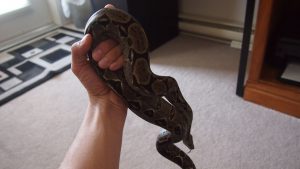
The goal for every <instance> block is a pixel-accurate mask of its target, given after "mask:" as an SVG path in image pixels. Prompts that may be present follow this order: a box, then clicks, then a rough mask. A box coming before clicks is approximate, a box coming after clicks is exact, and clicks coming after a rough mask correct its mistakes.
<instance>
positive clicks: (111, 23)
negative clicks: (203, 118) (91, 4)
mask: <svg viewBox="0 0 300 169" xmlns="http://www.w3.org/2000/svg"><path fill="white" fill-rule="evenodd" d="M88 33H89V34H91V35H92V37H93V44H92V47H91V49H90V51H89V53H88V59H89V61H90V63H91V65H92V67H93V68H94V69H95V71H96V73H97V75H98V76H99V77H100V78H101V79H102V80H104V81H105V82H106V83H107V85H108V86H110V87H111V89H113V90H114V91H115V92H116V93H117V94H118V95H119V96H120V97H121V98H123V100H124V102H125V103H126V104H127V106H128V108H129V109H130V110H131V111H132V112H134V113H135V114H136V115H138V116H139V117H141V118H142V119H144V120H146V121H148V122H150V123H152V124H155V125H158V126H160V127H162V128H164V129H165V130H163V131H162V132H161V133H160V134H159V135H158V138H157V142H156V148H157V150H158V152H159V153H160V154H161V155H163V156H164V157H165V158H167V159H169V160H171V161H173V162H175V163H176V164H178V165H179V166H180V167H181V168H183V169H195V168H196V167H195V165H194V163H193V161H192V160H191V159H190V158H189V156H188V155H187V154H186V153H185V152H183V151H182V150H180V149H179V148H178V147H177V146H175V145H174V143H177V142H179V141H183V143H184V144H185V145H186V146H187V147H188V148H189V149H194V144H193V138H192V135H191V134H190V130H191V124H192V119H193V112H192V110H191V108H190V106H189V105H188V103H187V102H186V101H185V99H184V98H183V96H182V94H181V92H180V89H179V87H178V84H177V82H176V80H175V79H174V78H172V77H168V76H158V75H155V74H154V73H152V71H151V69H150V62H149V56H148V40H147V36H146V34H145V32H144V29H143V28H142V26H141V25H140V24H139V23H138V22H137V21H136V20H135V19H134V18H133V17H132V16H130V15H129V14H127V13H126V12H124V11H122V10H120V9H115V8H103V9H100V10H99V11H97V12H96V13H94V14H93V15H92V16H91V17H90V19H89V20H88V22H87V24H86V28H85V34H88ZM107 39H114V40H115V41H117V42H118V43H120V44H121V46H122V51H123V55H124V57H125V58H124V63H123V67H122V68H121V69H119V70H117V71H110V70H109V69H101V68H99V67H98V65H97V63H96V62H95V61H94V60H93V58H92V54H91V53H92V50H93V49H95V47H96V46H97V45H98V44H99V43H100V42H102V41H104V40H107ZM163 97H165V98H166V99H167V100H166V99H164V98H163Z"/></svg>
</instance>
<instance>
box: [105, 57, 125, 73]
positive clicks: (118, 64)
mask: <svg viewBox="0 0 300 169" xmlns="http://www.w3.org/2000/svg"><path fill="white" fill-rule="evenodd" d="M123 62H124V56H123V55H121V56H120V57H119V58H118V59H117V60H116V61H115V62H113V63H112V64H111V65H110V66H109V69H110V70H111V71H115V70H118V69H120V68H121V67H122V66H123Z"/></svg>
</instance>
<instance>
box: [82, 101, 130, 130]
mask: <svg viewBox="0 0 300 169" xmlns="http://www.w3.org/2000/svg"><path fill="white" fill-rule="evenodd" d="M126 115H127V107H126V106H119V105H115V104H114V103H112V102H111V101H110V100H108V99H106V97H104V98H97V99H95V98H93V99H90V102H89V105H88V108H87V112H86V115H85V119H86V120H87V121H88V122H89V123H95V125H97V126H99V125H102V126H101V127H102V128H105V129H109V130H118V131H119V130H123V128H124V124H125V120H126Z"/></svg>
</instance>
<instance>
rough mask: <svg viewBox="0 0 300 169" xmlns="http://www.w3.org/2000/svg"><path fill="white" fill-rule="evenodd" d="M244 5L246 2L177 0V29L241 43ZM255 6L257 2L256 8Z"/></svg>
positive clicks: (232, 0) (237, 0) (239, 0)
mask: <svg viewBox="0 0 300 169" xmlns="http://www.w3.org/2000/svg"><path fill="white" fill-rule="evenodd" d="M246 3H247V0H179V18H180V23H179V27H180V29H181V30H182V31H185V32H189V33H194V34H202V35H207V36H212V37H216V38H221V39H225V40H230V41H241V39H242V32H243V23H244V17H245V11H246ZM257 4H258V1H257V3H256V8H257V6H258V5H257ZM254 24H255V19H254Z"/></svg>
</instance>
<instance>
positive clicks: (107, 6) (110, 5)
mask: <svg viewBox="0 0 300 169" xmlns="http://www.w3.org/2000/svg"><path fill="white" fill-rule="evenodd" d="M104 8H115V6H113V5H112V4H107V5H105V7H104Z"/></svg>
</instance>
